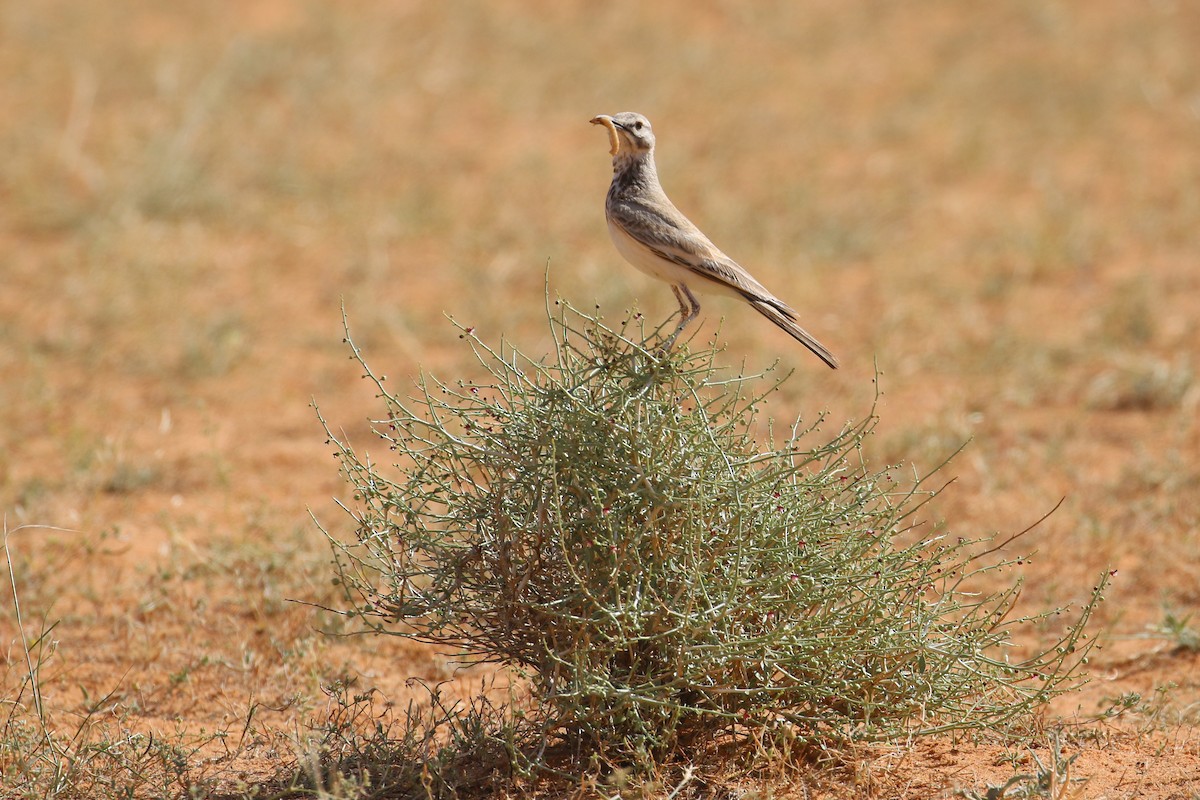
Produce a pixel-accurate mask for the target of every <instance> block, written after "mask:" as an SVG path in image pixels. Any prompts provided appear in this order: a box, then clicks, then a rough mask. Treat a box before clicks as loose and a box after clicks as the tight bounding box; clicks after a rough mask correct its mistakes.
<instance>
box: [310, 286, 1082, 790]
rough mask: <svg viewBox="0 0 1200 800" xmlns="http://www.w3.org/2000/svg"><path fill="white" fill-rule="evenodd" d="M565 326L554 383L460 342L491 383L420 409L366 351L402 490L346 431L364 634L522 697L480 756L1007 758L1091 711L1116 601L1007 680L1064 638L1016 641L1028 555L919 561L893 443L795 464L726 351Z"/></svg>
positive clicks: (807, 431)
mask: <svg viewBox="0 0 1200 800" xmlns="http://www.w3.org/2000/svg"><path fill="white" fill-rule="evenodd" d="M558 306H559V312H558V313H557V314H552V315H551V316H550V323H551V328H552V336H553V341H554V353H553V355H551V356H549V357H548V358H543V359H533V358H530V357H528V356H526V355H524V354H522V353H521V352H520V351H519V350H518V349H516V348H515V347H514V346H512V345H511V344H502V345H500V346H499V347H498V348H496V349H493V348H492V347H490V346H489V345H487V344H486V343H485V342H483V341H482V340H481V339H480V338H479V337H477V336H476V335H475V333H474V332H473V331H472V330H470V329H467V328H463V329H461V331H462V333H461V337H460V338H465V339H467V340H468V341H469V342H470V344H471V346H472V348H473V350H474V352H475V354H476V356H477V358H478V361H479V364H480V367H481V368H482V371H483V372H482V375H481V377H480V380H478V381H457V382H442V381H438V380H435V379H433V378H430V377H423V378H422V379H421V380H420V382H419V383H418V385H417V386H416V389H415V393H414V395H413V397H411V398H407V399H406V398H405V397H403V396H400V395H398V394H396V393H393V391H392V390H390V389H389V388H388V387H386V386H385V384H384V381H383V380H382V379H380V378H378V377H376V374H375V373H374V372H373V371H372V370H371V368H370V367H369V366H368V365H367V363H366V362H365V361H364V360H363V358H362V355H361V353H360V351H359V350H358V349H357V348H354V355H355V357H356V358H357V359H358V360H359V364H360V365H361V366H362V368H363V369H364V370H365V372H366V374H367V376H368V377H370V378H371V379H372V380H373V383H374V385H375V387H376V388H377V389H378V391H379V393H380V397H381V398H382V399H383V402H384V404H385V407H386V412H387V413H386V416H385V417H383V418H382V419H379V420H377V421H376V423H375V425H376V428H375V430H376V434H377V436H378V437H379V440H380V443H381V444H382V445H384V450H385V451H386V452H387V453H388V460H389V461H390V462H392V466H388V465H387V464H381V463H380V461H379V457H378V456H372V455H370V448H367V447H364V446H361V445H360V446H359V447H358V448H352V447H350V446H349V445H348V444H347V443H346V442H345V441H343V440H342V439H340V438H338V437H337V436H336V435H335V434H334V433H333V432H332V431H330V441H331V442H332V443H333V444H334V445H335V448H336V451H337V453H338V454H339V456H340V459H341V462H342V468H343V471H344V473H345V475H346V476H347V478H348V480H349V481H350V482H351V483H352V485H353V488H354V503H353V506H352V514H353V518H354V521H355V525H356V538H355V541H353V542H351V543H349V544H347V543H343V542H341V541H340V540H339V539H337V538H331V541H332V543H333V545H334V548H335V556H336V559H337V563H338V582H339V583H340V584H341V585H342V586H344V587H345V588H346V589H347V592H348V596H349V599H350V600H351V602H352V603H353V606H352V607H351V608H350V609H349V610H347V611H346V612H345V613H346V614H347V615H349V616H351V617H354V618H355V619H356V620H358V621H361V622H362V623H364V624H365V625H366V626H367V629H368V630H370V631H373V632H377V633H390V634H394V635H397V636H400V637H404V638H409V639H415V640H418V641H423V642H429V643H432V644H435V645H437V646H439V647H440V648H442V649H444V650H446V651H448V653H449V654H450V655H451V656H453V657H455V658H458V659H461V660H464V661H476V662H495V663H498V664H501V665H503V666H506V667H509V668H511V669H512V670H514V671H515V673H516V675H518V676H520V678H522V679H524V680H525V681H527V683H528V693H527V695H526V696H525V697H524V698H522V701H521V704H520V705H519V706H518V707H517V708H515V709H508V711H507V713H508V714H509V715H510V719H511V720H517V722H516V723H515V724H512V725H511V726H510V727H511V728H512V731H513V732H511V733H509V734H503V733H502V732H501V731H500V730H490V731H489V730H485V729H484V728H482V727H481V728H480V730H481V735H482V736H484V737H486V738H488V739H500V740H509V742H508V746H507V747H505V748H503V750H502V752H506V753H507V754H508V757H509V758H511V759H516V760H517V763H518V764H521V765H523V766H524V768H526V769H530V768H532V769H535V770H537V769H544V768H546V767H547V766H548V763H547V761H546V759H547V758H548V756H547V755H546V754H547V752H550V753H558V754H560V757H561V754H564V753H565V754H569V756H570V758H569V759H568V760H571V759H573V760H575V761H583V762H586V760H587V759H588V758H589V757H591V756H593V755H599V756H601V757H602V758H604V759H605V760H608V761H611V762H614V763H617V764H626V763H628V762H630V761H631V760H632V761H633V762H634V763H639V762H642V763H646V764H649V763H652V762H653V761H654V760H655V759H656V758H658V757H661V756H663V755H665V754H669V753H672V752H674V751H676V750H677V748H679V747H680V746H682V745H684V744H685V743H686V746H687V747H689V748H692V747H696V746H703V745H704V744H705V743H708V742H712V741H714V740H715V739H717V738H725V737H728V736H730V735H734V736H737V735H738V732H745V731H764V730H769V731H775V732H777V735H780V736H786V738H788V739H789V740H793V741H797V742H798V743H800V744H802V745H817V746H821V745H830V744H833V745H838V744H849V743H852V742H874V741H893V742H896V741H901V740H904V739H906V738H910V737H913V736H920V735H928V734H931V733H935V732H943V733H944V732H949V731H959V732H962V731H979V730H985V729H987V730H992V731H995V730H998V729H1001V728H1004V727H1006V726H1008V725H1011V724H1013V723H1014V722H1016V723H1018V724H1020V723H1024V722H1027V721H1028V719H1029V718H1030V716H1031V714H1032V713H1033V712H1034V711H1035V710H1036V709H1037V708H1038V707H1039V706H1040V705H1042V704H1043V703H1045V702H1046V701H1047V700H1049V699H1050V698H1052V697H1054V696H1055V695H1057V694H1059V693H1061V692H1062V691H1065V690H1067V689H1069V688H1072V687H1073V686H1074V685H1076V683H1077V680H1078V675H1077V674H1076V669H1077V667H1078V665H1079V664H1080V663H1081V662H1082V661H1083V660H1084V658H1085V654H1086V652H1087V651H1088V649H1089V645H1088V643H1087V637H1086V635H1085V634H1084V633H1083V625H1084V623H1085V622H1086V620H1087V618H1088V617H1089V616H1090V614H1091V612H1092V610H1093V608H1094V606H1095V604H1096V603H1097V602H1098V600H1099V598H1100V594H1101V592H1102V591H1103V588H1104V583H1105V581H1104V580H1102V581H1101V583H1100V585H1098V586H1097V587H1096V589H1095V591H1094V593H1093V596H1092V599H1091V601H1089V602H1088V603H1087V604H1086V605H1085V607H1084V608H1083V609H1082V612H1081V614H1080V616H1079V618H1078V620H1077V621H1076V622H1074V623H1072V624H1070V625H1068V626H1067V627H1066V628H1065V629H1064V632H1063V634H1062V636H1061V638H1060V639H1059V640H1058V641H1056V642H1054V643H1053V644H1052V646H1050V647H1048V648H1046V649H1045V650H1043V651H1040V652H1036V653H1032V654H1029V655H1028V656H1027V657H1025V658H1022V659H1011V658H1010V657H1009V656H1008V655H1007V654H1006V653H1005V649H1006V648H1007V647H1008V646H1010V645H1011V643H1012V638H1013V635H1014V632H1015V631H1016V630H1018V629H1019V628H1020V627H1021V626H1022V625H1025V624H1027V623H1039V622H1042V621H1044V620H1046V619H1048V618H1049V617H1050V616H1052V615H1057V614H1059V613H1061V612H1060V611H1058V610H1053V611H1047V612H1043V613H1038V614H1035V615H1034V616H1031V617H1030V616H1020V615H1019V614H1014V613H1013V612H1014V604H1015V600H1016V598H1017V596H1018V594H1019V587H1020V583H1019V582H1014V583H1009V584H1008V585H1007V586H1004V587H1003V588H1000V589H996V590H993V591H984V592H982V593H981V592H980V590H979V587H980V586H985V585H988V584H987V582H988V581H989V580H991V579H992V578H993V577H994V575H995V574H998V573H1000V572H1001V571H1002V570H1003V569H1004V568H1006V567H1009V566H1012V565H1013V564H1014V563H1023V560H1022V557H1020V556H1015V555H1013V556H1007V557H1001V558H999V559H996V560H992V561H989V560H987V559H986V558H984V557H981V553H985V554H994V553H995V552H997V551H998V550H1000V549H1002V548H1006V547H1008V546H1009V545H1010V544H1011V540H1009V541H1004V542H995V541H992V540H990V539H984V540H980V539H976V540H969V539H964V538H962V537H954V536H951V535H949V534H947V533H945V532H941V533H937V532H934V531H929V533H928V535H926V536H916V537H913V536H912V535H911V534H912V532H913V528H914V527H915V526H916V524H917V523H916V522H915V520H914V514H915V513H916V512H917V510H918V509H919V508H920V506H921V505H922V504H923V503H924V501H925V500H926V499H927V498H928V497H929V496H931V494H932V493H931V492H930V491H929V490H927V489H925V488H924V486H923V484H924V481H916V482H915V483H914V484H913V485H911V486H906V485H905V484H904V482H903V480H901V479H899V478H897V477H895V475H894V474H893V470H891V469H888V468H882V469H880V468H875V467H872V466H871V465H869V464H867V463H865V462H864V461H863V459H862V449H861V448H862V443H863V440H864V439H865V438H866V437H868V436H869V435H870V434H871V431H872V429H873V427H874V425H875V420H874V418H873V417H868V418H867V419H866V420H864V421H862V422H858V423H851V424H847V425H846V426H845V427H844V428H842V429H841V430H840V431H839V432H837V433H835V434H833V435H832V436H831V438H828V439H825V438H823V437H824V434H822V433H821V432H820V426H819V422H820V421H818V423H814V424H810V425H803V424H801V423H799V422H797V424H796V425H794V426H793V427H792V428H791V429H790V430H789V432H788V433H787V434H786V435H785V436H784V437H783V438H782V439H781V440H777V439H776V435H775V434H774V433H773V432H772V430H771V426H770V425H769V424H767V423H765V422H764V421H763V420H762V419H761V418H760V407H761V405H762V404H763V403H764V402H765V400H766V398H767V397H768V396H770V395H773V394H775V393H776V392H777V390H778V385H775V384H771V383H769V382H768V383H767V385H766V388H765V389H761V388H760V389H756V387H758V386H760V384H761V383H762V380H761V376H753V377H745V376H735V375H732V374H730V373H729V371H728V370H723V369H721V368H720V367H718V366H717V364H718V358H719V356H720V355H721V353H720V351H719V350H718V349H717V348H714V347H712V346H709V347H704V346H700V347H697V348H696V349H695V350H688V349H686V348H682V349H680V350H678V351H675V352H673V353H671V354H663V353H661V352H659V351H657V350H655V345H654V342H655V341H656V338H657V337H656V336H654V335H649V336H648V335H647V331H646V329H645V328H644V326H643V325H642V324H641V319H642V317H641V315H640V314H635V315H633V316H632V317H630V318H628V319H626V320H625V322H624V323H623V324H621V325H620V326H617V327H616V328H609V327H607V326H606V325H604V324H603V323H602V322H601V321H600V320H599V319H598V318H596V317H593V316H590V315H586V314H581V313H579V312H577V311H575V310H573V309H571V308H570V307H568V306H567V305H566V304H564V303H559V304H558ZM347 340H348V341H350V340H349V339H347ZM327 430H329V429H328V428H327ZM447 718H448V719H449V720H454V717H453V714H449V715H448V716H447ZM455 724H458V723H457V721H455ZM517 739H519V740H521V741H522V743H523V744H524V745H525V747H523V748H520V747H516V746H514V745H513V744H512V741H511V740H517ZM428 740H429V737H428V736H422V737H420V739H419V741H420V742H421V743H422V746H425V744H426V743H427V742H428ZM534 742H536V743H538V744H537V746H536V747H535V748H530V747H529V745H530V744H531V743H534ZM421 755H425V754H423V753H422V754H421ZM400 760H401V761H408V762H411V763H414V764H423V763H425V761H424V760H422V758H420V757H418V758H409V759H404V758H401V759H400ZM414 769H417V767H414Z"/></svg>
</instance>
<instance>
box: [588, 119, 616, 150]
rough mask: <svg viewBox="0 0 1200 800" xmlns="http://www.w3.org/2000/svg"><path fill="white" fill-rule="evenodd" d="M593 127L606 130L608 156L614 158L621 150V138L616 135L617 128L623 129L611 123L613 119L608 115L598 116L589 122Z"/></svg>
mask: <svg viewBox="0 0 1200 800" xmlns="http://www.w3.org/2000/svg"><path fill="white" fill-rule="evenodd" d="M588 121H589V122H591V123H592V124H593V125H603V126H604V127H605V129H607V130H608V145H609V147H608V154H609V155H611V156H615V155H616V154H617V152H618V151H619V150H620V149H621V137H620V136H618V135H617V128H620V127H623V126H621V125H618V124H617V123H616V122H614V121H613V118H612V117H610V116H609V115H608V114H598V115H597V116H594V117H592V118H591V119H590V120H588Z"/></svg>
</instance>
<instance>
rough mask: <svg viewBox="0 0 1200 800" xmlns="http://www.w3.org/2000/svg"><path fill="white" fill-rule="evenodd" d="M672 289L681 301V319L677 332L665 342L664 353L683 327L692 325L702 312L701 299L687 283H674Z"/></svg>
mask: <svg viewBox="0 0 1200 800" xmlns="http://www.w3.org/2000/svg"><path fill="white" fill-rule="evenodd" d="M671 291H672V292H674V293H675V299H676V300H678V301H679V316H680V320H679V325H678V326H677V327H676V328H675V332H674V333H672V334H671V336H670V337H669V338H668V339H667V341H666V342H665V343H664V344H663V352H664V353H665V352H667V351H668V350H670V349H671V347H672V346H673V345H674V344H675V340H676V339H677V338H678V337H679V334H681V333H683V329H684V328H686V327H687V326H688V325H691V324H692V321H693V320H694V319H696V317H697V316H699V314H700V301H699V300H697V299H696V295H694V294H692V290H691V289H689V288H688V287H687V284H685V283H673V284H671ZM685 298H686V299H685Z"/></svg>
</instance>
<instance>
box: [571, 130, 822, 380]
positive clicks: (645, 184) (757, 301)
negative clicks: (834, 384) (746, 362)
mask: <svg viewBox="0 0 1200 800" xmlns="http://www.w3.org/2000/svg"><path fill="white" fill-rule="evenodd" d="M590 121H591V123H592V124H593V125H602V126H604V127H605V128H606V129H607V130H608V137H609V145H610V148H609V152H610V154H611V155H612V163H613V178H612V184H611V185H610V186H609V188H608V196H607V197H606V199H605V203H604V216H605V218H606V219H607V220H608V232H609V235H610V236H611V237H612V240H613V244H615V245H616V247H617V252H619V253H620V254H621V256H622V257H623V258H624V259H625V260H626V261H628V262H629V263H630V264H632V265H633V266H635V267H637V268H638V269H639V270H641V271H642V272H645V273H646V274H648V275H650V276H651V277H654V278H657V279H659V280H661V281H665V282H666V283H668V284H670V286H671V291H673V292H674V293H675V299H676V300H677V301H678V302H679V313H680V317H681V318H680V322H679V326H678V327H677V328H676V329H675V331H674V333H672V334H671V336H670V337H669V338H668V339H667V340H666V342H665V344H664V346H663V350H664V351H666V350H670V349H671V347H672V346H673V345H674V343H675V339H676V338H677V337H678V336H679V334H680V333H681V332H682V331H683V329H684V328H686V327H687V326H688V325H690V324H691V323H692V321H694V320H695V319H696V317H697V316H698V315H699V313H700V302H699V301H698V300H697V299H696V296H695V294H693V293H692V289H693V287H694V288H695V289H696V291H699V292H701V293H704V292H711V293H717V294H725V295H732V296H734V297H738V298H741V299H742V300H744V301H745V302H747V303H749V304H750V305H751V306H752V307H753V308H754V310H755V311H757V312H758V313H760V314H762V315H763V316H764V317H766V318H767V319H769V320H771V322H774V323H775V324H776V325H778V326H779V327H780V328H782V329H783V330H784V331H786V332H787V333H788V334H789V335H791V336H792V338H794V339H796V340H797V341H799V342H800V343H801V344H803V345H804V346H805V347H807V348H808V349H809V350H811V351H812V352H813V353H814V354H816V356H817V357H818V358H820V359H821V360H822V361H824V362H825V363H826V364H828V365H829V366H830V367H831V368H833V369H837V366H838V360H837V358H835V357H834V355H833V353H831V352H829V349H828V348H826V347H825V345H823V344H821V343H820V342H819V341H817V340H816V338H814V337H813V335H812V334H810V333H809V332H808V331H806V330H804V329H803V328H801V327H800V326H799V325H798V324H797V322H796V320H797V314H796V312H795V310H793V309H792V308H791V306H789V305H788V304H787V303H785V302H783V301H782V300H780V299H779V298H778V297H776V296H775V295H774V294H772V293H771V292H770V291H768V290H767V288H766V287H765V286H763V285H762V284H761V283H759V282H758V281H757V280H755V279H754V277H753V276H752V275H751V274H750V273H749V272H747V271H746V270H745V268H743V267H742V266H741V265H740V264H738V263H737V262H736V261H734V260H733V259H732V258H730V257H729V256H727V255H725V253H723V252H722V251H721V250H720V249H719V248H718V247H717V246H716V245H714V244H713V243H712V242H711V241H710V240H709V238H708V237H707V236H705V235H704V233H703V232H701V230H700V229H699V228H697V227H696V226H695V225H694V224H693V223H692V221H691V220H689V219H688V218H687V217H685V216H684V215H683V214H682V213H681V212H680V211H679V209H677V208H676V207H675V204H674V203H672V202H671V200H670V198H668V197H667V194H666V192H664V191H663V188H662V184H660V183H659V181H658V169H657V167H655V164H654V131H653V129H652V128H651V127H650V120H648V119H646V117H644V116H643V115H641V114H637V113H635V112H632V111H624V112H622V113H620V114H614V115H611V116H610V115H608V114H600V115H598V116H596V117H593V118H592V119H591V120H590Z"/></svg>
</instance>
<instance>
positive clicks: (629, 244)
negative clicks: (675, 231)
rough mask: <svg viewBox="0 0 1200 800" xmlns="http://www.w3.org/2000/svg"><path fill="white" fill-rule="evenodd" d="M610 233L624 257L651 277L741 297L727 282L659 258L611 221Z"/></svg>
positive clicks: (701, 290)
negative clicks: (707, 276)
mask: <svg viewBox="0 0 1200 800" xmlns="http://www.w3.org/2000/svg"><path fill="white" fill-rule="evenodd" d="M608 235H609V236H611V237H612V240H613V244H614V245H616V247H617V252H618V253H620V254H621V257H622V258H624V259H625V260H626V261H628V262H629V263H630V264H632V265H633V266H635V267H637V268H638V269H639V270H641V271H642V272H644V273H646V274H647V275H649V276H650V277H652V278H657V279H658V280H660V281H665V282H666V283H670V284H675V285H686V286H687V287H688V288H689V289H692V290H693V291H696V292H700V293H703V294H725V295H731V296H734V297H739V296H741V293H740V292H738V291H737V290H736V289H734V288H733V287H731V286H728V285H727V284H724V283H721V282H719V281H713V280H709V279H707V278H704V277H702V276H701V275H699V274H697V273H696V272H695V271H693V270H691V269H689V268H687V267H685V266H683V265H681V264H676V263H675V262H673V261H667V260H666V259H662V258H659V257H658V256H656V255H654V253H652V252H650V251H649V250H647V249H646V248H645V247H643V246H642V245H640V244H638V243H637V242H636V241H635V240H634V239H633V238H632V237H631V236H630V235H629V234H627V233H625V231H623V230H621V229H620V228H619V227H617V226H616V225H614V224H613V223H612V222H609V223H608Z"/></svg>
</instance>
